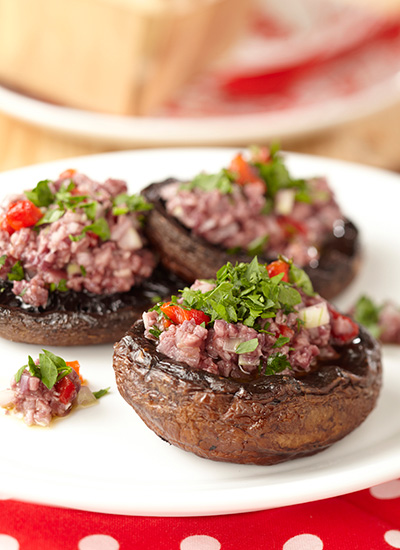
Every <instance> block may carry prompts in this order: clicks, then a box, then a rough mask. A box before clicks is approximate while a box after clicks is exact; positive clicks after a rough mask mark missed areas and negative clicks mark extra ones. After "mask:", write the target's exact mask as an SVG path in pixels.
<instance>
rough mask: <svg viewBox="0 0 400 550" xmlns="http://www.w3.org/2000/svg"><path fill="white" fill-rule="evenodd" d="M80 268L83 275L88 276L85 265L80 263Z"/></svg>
mask: <svg viewBox="0 0 400 550" xmlns="http://www.w3.org/2000/svg"><path fill="white" fill-rule="evenodd" d="M79 269H80V270H81V274H82V277H86V268H85V266H84V265H80V266H79Z"/></svg>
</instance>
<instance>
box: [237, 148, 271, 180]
mask: <svg viewBox="0 0 400 550" xmlns="http://www.w3.org/2000/svg"><path fill="white" fill-rule="evenodd" d="M229 170H230V171H231V172H233V174H234V175H235V178H236V183H238V184H239V185H246V183H253V182H256V181H257V182H261V183H263V184H264V185H265V182H264V181H263V180H262V179H261V178H260V176H259V175H258V173H257V168H255V166H252V165H251V164H250V163H248V162H247V161H246V160H245V159H244V157H243V155H242V154H241V153H238V154H237V155H236V156H235V157H234V158H233V159H232V161H231V164H230V166H229Z"/></svg>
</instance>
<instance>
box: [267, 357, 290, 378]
mask: <svg viewBox="0 0 400 550" xmlns="http://www.w3.org/2000/svg"><path fill="white" fill-rule="evenodd" d="M291 368H292V367H291V365H290V362H289V359H288V358H287V356H286V355H284V354H283V353H276V354H272V355H270V356H269V357H268V359H267V361H266V363H265V367H264V370H263V374H265V375H266V376H271V375H272V374H278V373H280V372H282V371H284V370H285V369H291Z"/></svg>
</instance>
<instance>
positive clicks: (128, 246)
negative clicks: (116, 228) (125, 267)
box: [118, 227, 142, 250]
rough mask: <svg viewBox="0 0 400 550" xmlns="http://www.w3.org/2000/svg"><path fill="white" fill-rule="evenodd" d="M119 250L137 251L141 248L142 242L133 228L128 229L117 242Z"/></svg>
mask: <svg viewBox="0 0 400 550" xmlns="http://www.w3.org/2000/svg"><path fill="white" fill-rule="evenodd" d="M118 246H119V248H122V250H138V249H139V248H142V240H141V238H140V236H139V233H138V232H137V231H136V229H134V228H133V227H129V229H128V230H127V231H125V233H124V234H123V235H122V237H121V238H120V239H119V240H118Z"/></svg>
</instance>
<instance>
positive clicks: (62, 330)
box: [0, 268, 185, 346]
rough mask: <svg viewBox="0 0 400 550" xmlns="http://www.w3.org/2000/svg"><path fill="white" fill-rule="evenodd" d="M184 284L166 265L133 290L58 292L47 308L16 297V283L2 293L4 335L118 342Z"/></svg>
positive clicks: (44, 341) (60, 342)
mask: <svg viewBox="0 0 400 550" xmlns="http://www.w3.org/2000/svg"><path fill="white" fill-rule="evenodd" d="M184 286H185V283H184V282H183V281H182V280H180V279H179V278H178V277H176V276H174V275H173V274H171V273H169V272H168V271H166V270H165V269H163V268H156V270H155V271H154V273H153V275H152V277H151V278H150V279H148V280H147V281H145V282H143V283H142V284H141V285H139V286H135V287H133V288H132V289H131V290H130V291H129V292H124V293H118V294H110V295H97V294H93V293H89V292H75V291H72V290H69V291H67V292H60V291H55V292H51V293H50V295H49V302H48V304H47V306H46V308H42V307H32V306H28V305H27V304H24V302H23V301H22V300H21V299H20V298H18V297H17V296H15V295H14V294H13V293H12V291H11V284H10V283H7V282H3V283H2V287H1V288H2V289H3V290H2V292H0V337H2V338H6V339H7V340H12V341H14V342H24V343H27V344H40V345H48V346H81V345H91V344H105V343H114V342H116V341H117V340H119V339H120V338H121V337H122V336H123V335H124V334H125V332H126V331H127V330H128V329H129V327H130V326H131V325H132V324H133V323H134V322H135V321H136V320H138V319H139V318H140V317H141V315H142V313H143V312H144V311H147V310H148V309H149V308H150V307H152V305H153V304H154V300H153V299H154V298H155V297H161V298H162V299H168V298H169V297H170V296H171V294H176V293H177V292H178V290H179V289H181V288H183V287H184Z"/></svg>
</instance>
